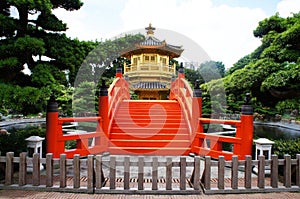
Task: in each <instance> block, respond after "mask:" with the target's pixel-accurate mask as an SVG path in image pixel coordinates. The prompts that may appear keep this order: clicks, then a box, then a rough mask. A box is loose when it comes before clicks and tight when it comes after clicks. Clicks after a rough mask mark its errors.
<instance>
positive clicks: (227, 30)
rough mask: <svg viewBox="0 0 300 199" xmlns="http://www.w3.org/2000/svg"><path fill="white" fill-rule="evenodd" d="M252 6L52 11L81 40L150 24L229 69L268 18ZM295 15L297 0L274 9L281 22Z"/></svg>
mask: <svg viewBox="0 0 300 199" xmlns="http://www.w3.org/2000/svg"><path fill="white" fill-rule="evenodd" d="M244 5H246V4H244ZM249 5H251V0H249ZM251 7H252V8H248V7H245V6H244V7H241V6H240V7H237V6H229V5H228V4H226V1H224V4H218V6H216V5H214V4H213V0H201V1H200V0H176V1H175V0H163V1H161V0H114V1H111V0H101V1H99V0H86V1H84V6H83V7H82V8H81V9H80V10H78V11H72V12H68V11H65V10H63V9H56V10H55V11H54V13H55V14H56V15H57V16H58V17H59V18H60V19H62V20H63V21H64V22H65V23H67V25H68V27H69V29H68V31H67V35H68V36H70V37H72V38H76V37H77V38H79V39H80V40H96V39H97V40H101V39H107V38H111V37H113V36H117V35H119V34H121V33H124V32H127V31H132V30H136V29H143V28H144V27H145V26H147V25H148V24H149V23H150V22H151V23H152V24H153V26H155V27H157V28H161V29H167V30H172V31H176V32H178V33H181V34H183V35H185V36H187V37H188V38H190V39H191V40H193V41H195V42H196V43H197V44H198V45H200V46H201V47H202V48H203V49H204V50H205V51H206V52H207V53H208V55H209V56H210V57H211V59H212V60H215V61H222V62H223V63H224V64H225V65H226V67H227V68H228V67H231V66H232V64H234V63H235V62H236V61H237V60H238V59H240V58H242V57H243V56H245V55H247V54H249V53H251V52H253V50H254V49H255V48H257V47H258V46H259V45H260V41H259V40H258V39H256V38H255V37H254V36H253V30H254V29H255V28H256V27H257V25H258V22H259V21H261V20H263V19H264V18H267V17H269V16H268V15H267V14H266V12H265V11H264V10H263V9H261V8H253V7H254V6H251ZM299 10H300V0H282V1H280V2H279V3H278V4H277V11H278V12H279V13H280V15H281V16H283V17H286V16H288V15H289V14H290V13H291V12H298V11H299ZM274 14H275V11H274ZM142 33H144V31H143V32H142ZM164 39H166V40H167V42H168V41H170V39H168V37H167V38H164ZM171 40H172V39H171ZM177 45H178V43H177ZM182 45H184V44H182ZM183 48H185V49H187V50H188V47H186V46H183ZM193 59H194V58H193ZM190 61H195V60H190ZM196 61H197V60H196Z"/></svg>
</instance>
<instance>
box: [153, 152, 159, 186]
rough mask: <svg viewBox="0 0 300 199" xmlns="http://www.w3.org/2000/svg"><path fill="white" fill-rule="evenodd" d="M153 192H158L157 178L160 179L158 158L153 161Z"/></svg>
mask: <svg viewBox="0 0 300 199" xmlns="http://www.w3.org/2000/svg"><path fill="white" fill-rule="evenodd" d="M152 162H153V165H152V190H157V189H158V187H157V180H158V179H157V178H158V158H157V157H153V159H152Z"/></svg>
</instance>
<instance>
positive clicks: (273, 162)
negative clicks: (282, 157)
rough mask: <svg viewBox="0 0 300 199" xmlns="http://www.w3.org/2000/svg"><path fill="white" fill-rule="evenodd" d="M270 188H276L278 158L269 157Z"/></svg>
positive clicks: (274, 156)
mask: <svg viewBox="0 0 300 199" xmlns="http://www.w3.org/2000/svg"><path fill="white" fill-rule="evenodd" d="M271 187H272V188H278V156H277V155H272V157H271Z"/></svg>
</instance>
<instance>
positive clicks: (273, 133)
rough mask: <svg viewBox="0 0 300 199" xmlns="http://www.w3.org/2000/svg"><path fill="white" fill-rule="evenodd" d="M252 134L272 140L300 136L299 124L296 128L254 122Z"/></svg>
mask: <svg viewBox="0 0 300 199" xmlns="http://www.w3.org/2000/svg"><path fill="white" fill-rule="evenodd" d="M254 134H255V135H257V136H258V137H263V138H268V139H272V140H278V139H284V140H287V139H293V138H300V126H298V129H290V128H285V127H280V126H274V125H268V124H255V125H254Z"/></svg>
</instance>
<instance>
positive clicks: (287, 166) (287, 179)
mask: <svg viewBox="0 0 300 199" xmlns="http://www.w3.org/2000/svg"><path fill="white" fill-rule="evenodd" d="M291 165H292V162H291V156H290V155H284V186H285V187H286V188H291V175H292V169H291V168H292V167H291Z"/></svg>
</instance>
